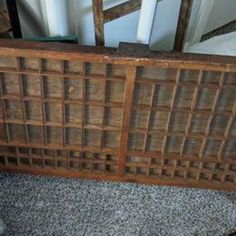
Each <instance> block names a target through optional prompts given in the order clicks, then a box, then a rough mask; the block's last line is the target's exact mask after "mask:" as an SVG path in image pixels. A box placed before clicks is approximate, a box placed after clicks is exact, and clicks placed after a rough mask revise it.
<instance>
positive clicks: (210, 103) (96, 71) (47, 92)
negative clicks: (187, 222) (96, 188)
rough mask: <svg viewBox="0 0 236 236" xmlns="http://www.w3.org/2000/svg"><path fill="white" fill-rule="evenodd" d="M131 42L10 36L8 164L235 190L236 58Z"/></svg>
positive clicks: (5, 83)
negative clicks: (104, 44) (88, 43)
mask: <svg viewBox="0 0 236 236" xmlns="http://www.w3.org/2000/svg"><path fill="white" fill-rule="evenodd" d="M123 46H124V47H127V46H128V47H130V46H129V44H125V45H123ZM124 47H123V49H119V50H116V49H114V48H100V47H80V46H77V45H67V44H60V47H59V45H58V44H55V43H31V42H24V41H17V40H16V41H12V40H0V170H6V171H18V172H27V173H34V174H43V175H44V174H45V175H50V174H51V175H60V176H68V177H82V178H94V179H99V180H101V179H103V180H115V181H130V182H137V183H149V184H166V185H176V186H185V187H200V188H212V189H222V190H223V189H224V190H233V191H235V190H236V187H235V186H236V148H235V147H236V118H235V117H236V113H235V112H236V108H235V107H236V105H235V104H236V60H235V58H234V57H222V56H206V55H193V54H183V53H180V52H175V53H163V52H150V53H147V52H146V47H145V48H141V49H140V50H139V46H138V45H134V46H133V47H130V50H125V49H124ZM143 49H145V50H143ZM135 51H139V53H138V54H137V55H136V52H135ZM141 52H143V56H142V53H141Z"/></svg>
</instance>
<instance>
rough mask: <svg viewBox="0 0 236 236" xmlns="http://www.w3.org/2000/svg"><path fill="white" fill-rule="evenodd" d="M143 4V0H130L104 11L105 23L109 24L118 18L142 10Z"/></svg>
mask: <svg viewBox="0 0 236 236" xmlns="http://www.w3.org/2000/svg"><path fill="white" fill-rule="evenodd" d="M141 2H142V1H141V0H129V1H127V2H124V3H121V4H119V5H117V6H114V7H112V8H109V9H107V10H104V12H103V13H104V23H108V22H110V21H113V20H115V19H117V18H120V17H122V16H125V15H127V14H130V13H133V12H135V11H138V10H140V8H141Z"/></svg>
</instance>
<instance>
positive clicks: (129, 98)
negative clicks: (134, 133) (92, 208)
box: [119, 66, 136, 175]
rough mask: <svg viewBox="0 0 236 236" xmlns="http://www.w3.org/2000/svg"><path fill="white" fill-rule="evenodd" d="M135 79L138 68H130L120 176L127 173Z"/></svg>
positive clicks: (125, 104)
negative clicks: (126, 164) (126, 163)
mask: <svg viewBox="0 0 236 236" xmlns="http://www.w3.org/2000/svg"><path fill="white" fill-rule="evenodd" d="M135 79H136V67H135V66H129V67H128V68H127V72H126V84H125V101H124V109H123V118H122V128H121V137H120V154H119V174H120V175H124V173H125V162H126V154H127V150H128V138H129V124H130V118H131V107H132V103H133V93H134V85H135Z"/></svg>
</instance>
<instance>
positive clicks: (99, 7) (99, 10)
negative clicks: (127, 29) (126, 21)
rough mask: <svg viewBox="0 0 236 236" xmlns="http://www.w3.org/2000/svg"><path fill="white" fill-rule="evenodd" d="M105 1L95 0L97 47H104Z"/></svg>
mask: <svg viewBox="0 0 236 236" xmlns="http://www.w3.org/2000/svg"><path fill="white" fill-rule="evenodd" d="M103 18H104V17H103V0H93V20H94V30H95V41H96V45H97V46H104V19H103Z"/></svg>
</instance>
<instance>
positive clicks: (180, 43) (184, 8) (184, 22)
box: [174, 0, 193, 52]
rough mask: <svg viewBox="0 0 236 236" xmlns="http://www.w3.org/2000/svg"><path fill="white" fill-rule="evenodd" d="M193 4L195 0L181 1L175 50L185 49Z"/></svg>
mask: <svg viewBox="0 0 236 236" xmlns="http://www.w3.org/2000/svg"><path fill="white" fill-rule="evenodd" d="M192 4H193V0H182V2H181V6H180V11H179V20H178V24H177V30H176V35H175V43H174V50H175V51H180V52H181V51H182V50H183V49H184V42H185V37H186V34H187V29H188V24H189V18H190V14H191V9H192Z"/></svg>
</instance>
